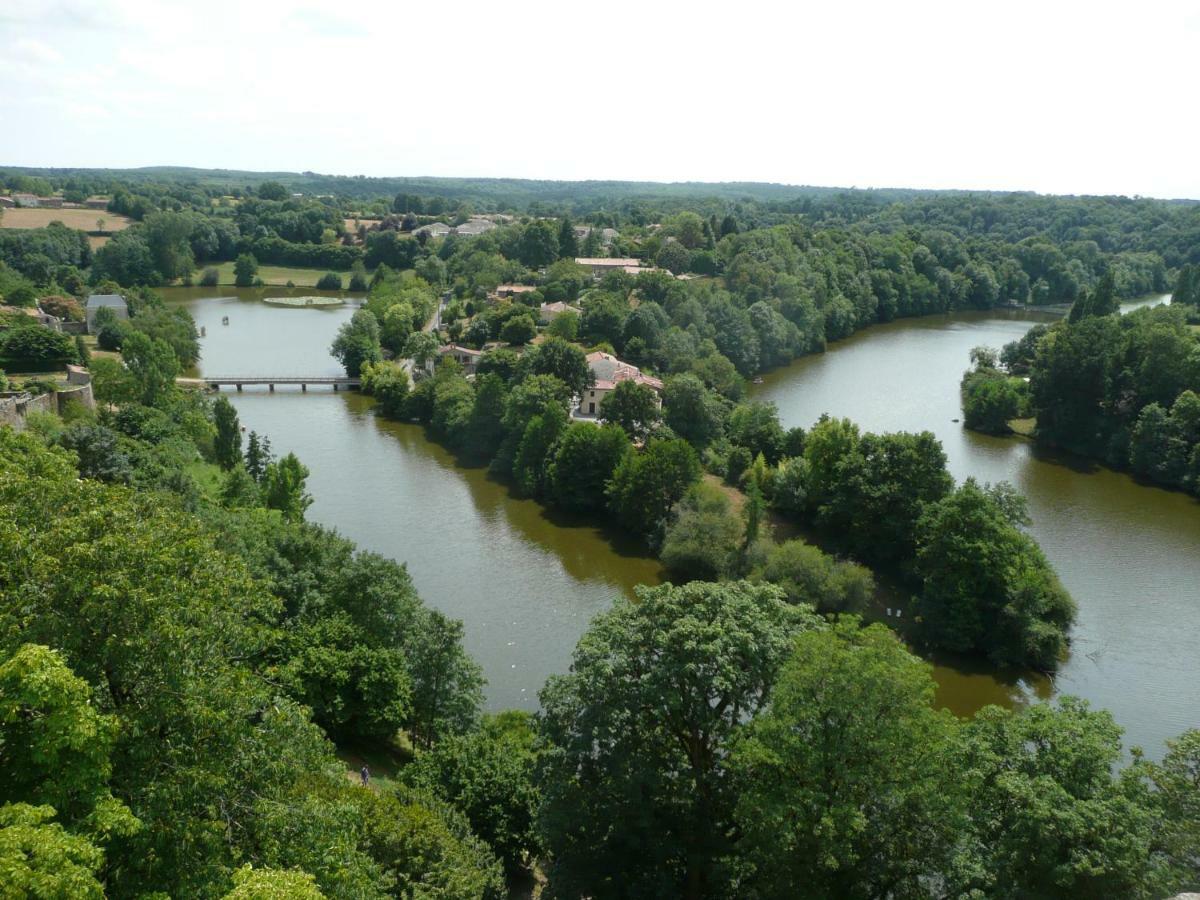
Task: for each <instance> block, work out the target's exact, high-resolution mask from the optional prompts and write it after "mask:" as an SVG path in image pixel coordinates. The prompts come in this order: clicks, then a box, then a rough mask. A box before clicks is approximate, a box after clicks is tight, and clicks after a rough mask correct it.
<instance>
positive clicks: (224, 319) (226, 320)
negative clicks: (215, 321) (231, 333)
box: [221, 316, 229, 325]
mask: <svg viewBox="0 0 1200 900" xmlns="http://www.w3.org/2000/svg"><path fill="white" fill-rule="evenodd" d="M221 324H222V325H228V324H229V316H221Z"/></svg>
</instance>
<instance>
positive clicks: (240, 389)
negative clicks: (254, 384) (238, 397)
mask: <svg viewBox="0 0 1200 900" xmlns="http://www.w3.org/2000/svg"><path fill="white" fill-rule="evenodd" d="M237 389H238V393H239V394H240V393H241V392H242V386H241V385H240V384H239V385H238V386H237Z"/></svg>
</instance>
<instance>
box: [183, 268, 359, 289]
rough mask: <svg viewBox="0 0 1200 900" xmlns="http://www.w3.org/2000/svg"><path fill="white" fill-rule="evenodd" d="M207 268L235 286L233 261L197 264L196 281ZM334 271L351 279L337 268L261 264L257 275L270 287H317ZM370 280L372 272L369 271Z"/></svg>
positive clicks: (219, 280) (220, 282) (222, 283)
mask: <svg viewBox="0 0 1200 900" xmlns="http://www.w3.org/2000/svg"><path fill="white" fill-rule="evenodd" d="M205 269H216V270H217V285H218V286H226V285H228V286H233V285H235V283H236V282H235V280H234V273H233V263H232V262H220V263H206V264H202V265H200V266H197V270H196V272H195V273H194V274H193V276H192V277H193V279H194V280H195V281H197V282H198V281H199V280H200V275H201V274H202V273H203V272H204V270H205ZM331 271H332V272H333V273H334V274H336V275H341V276H342V283H343V285H345V284H346V283H347V282H349V280H350V272H349V271H348V270H344V271H340V272H339V271H338V270H337V269H301V268H296V267H293V266H268V265H262V264H260V265H259V267H258V273H257V276H258V277H259V278H261V279H262V280H263V283H264V284H266V285H268V286H270V287H286V286H287V285H288V283H289V282H290V283H291V284H292V285H294V286H295V287H316V284H317V281H319V280H320V278H321V276H322V275H325V274H326V273H328V272H331ZM367 278H368V280H369V279H370V272H369V271H368V273H367Z"/></svg>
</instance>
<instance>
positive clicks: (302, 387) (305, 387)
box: [300, 383, 308, 394]
mask: <svg viewBox="0 0 1200 900" xmlns="http://www.w3.org/2000/svg"><path fill="white" fill-rule="evenodd" d="M300 393H302V394H307V393H308V385H307V384H304V383H301V385H300Z"/></svg>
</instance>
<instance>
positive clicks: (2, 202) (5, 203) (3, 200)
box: [0, 197, 17, 209]
mask: <svg viewBox="0 0 1200 900" xmlns="http://www.w3.org/2000/svg"><path fill="white" fill-rule="evenodd" d="M16 205H17V204H16V201H14V200H13V198H12V197H0V208H3V209H12V208H13V207H14V206H16Z"/></svg>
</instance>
